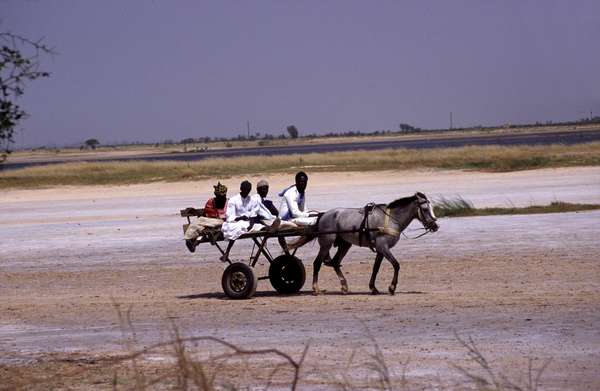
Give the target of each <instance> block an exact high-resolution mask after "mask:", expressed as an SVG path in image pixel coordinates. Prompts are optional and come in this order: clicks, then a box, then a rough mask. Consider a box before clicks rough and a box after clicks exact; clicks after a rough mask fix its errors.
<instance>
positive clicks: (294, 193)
mask: <svg viewBox="0 0 600 391" xmlns="http://www.w3.org/2000/svg"><path fill="white" fill-rule="evenodd" d="M295 179H296V183H295V184H294V185H292V186H290V187H288V188H287V189H285V190H284V191H282V192H281V193H279V196H280V197H283V200H282V201H281V207H280V208H279V217H280V218H281V220H286V221H291V222H293V223H296V224H298V225H312V224H315V223H316V222H317V217H316V216H311V215H310V213H309V212H308V210H307V209H306V195H305V191H306V185H307V184H308V175H306V173H305V172H303V171H300V172H299V173H297V174H296V178H295Z"/></svg>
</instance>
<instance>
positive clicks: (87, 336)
mask: <svg viewBox="0 0 600 391" xmlns="http://www.w3.org/2000/svg"><path fill="white" fill-rule="evenodd" d="M252 179H256V178H252ZM269 179H270V182H271V187H272V192H273V193H275V190H277V189H281V188H282V187H284V186H285V185H287V184H288V183H289V181H290V179H289V178H287V177H272V178H269ZM239 181H240V178H231V179H227V180H225V182H226V183H227V185H228V186H229V187H230V189H231V191H233V189H235V188H237V184H238V183H239ZM211 184H212V182H196V183H193V184H186V183H176V184H152V185H139V186H138V185H136V186H123V187H87V188H84V187H78V188H62V189H47V190H35V191H25V190H23V191H9V192H5V193H3V194H2V195H1V196H0V215H1V216H2V221H0V237H1V238H2V243H1V245H0V268H1V269H0V297H1V298H2V301H1V302H0V354H1V356H0V357H1V358H0V360H1V362H0V364H3V366H0V371H1V372H0V374H2V376H0V378H4V379H5V383H3V385H4V386H5V387H7V386H6V385H7V384H8V385H9V386H8V388H10V384H13V383H10V382H11V381H14V380H15V378H16V377H15V376H16V375H15V373H19V374H22V373H23V372H21V371H25V373H28V372H31V373H36V371H37V372H40V371H42V372H47V373H51V372H52V371H57V370H65V369H71V366H75V367H77V366H80V365H81V363H80V362H78V361H76V360H71V359H68V358H69V357H71V358H73V357H75V358H77V359H80V358H81V357H84V358H90V357H92V358H97V357H106V356H111V355H114V354H117V353H119V352H122V351H123V350H124V349H125V348H124V345H123V339H122V335H121V331H122V330H121V328H120V326H119V320H118V316H117V312H116V310H115V307H114V305H113V303H114V302H117V303H120V304H121V306H122V308H128V307H129V306H131V317H132V322H133V325H134V326H135V335H136V338H137V345H136V346H137V347H139V348H141V347H143V346H147V345H149V344H152V343H155V342H157V341H164V340H166V339H168V330H169V328H170V327H171V326H169V325H170V324H171V323H173V324H176V325H177V327H178V328H179V329H180V330H181V332H182V333H183V334H184V335H185V336H192V335H202V336H214V337H218V338H223V339H225V340H227V341H229V342H232V343H235V344H237V345H239V346H242V347H245V348H270V347H273V348H278V349H281V350H282V351H284V352H286V353H289V354H291V355H293V356H294V357H296V358H297V357H299V356H300V354H301V352H302V349H303V347H304V346H305V344H307V343H309V341H310V348H309V351H308V356H307V360H306V362H307V364H306V370H305V371H304V372H303V374H302V376H301V388H303V389H314V388H315V387H316V384H317V383H319V384H322V383H324V380H323V379H325V378H328V379H332V378H334V379H338V380H339V376H342V374H343V372H344V371H345V375H346V376H347V377H349V378H350V380H351V382H354V381H356V382H360V381H361V379H362V380H364V378H365V377H368V372H369V368H371V367H370V366H368V365H366V364H364V365H362V366H360V368H362V369H361V370H358V371H357V370H348V369H344V368H346V367H345V363H347V361H348V360H349V357H350V356H351V354H352V352H357V353H356V355H355V356H353V357H354V358H353V359H354V360H357V361H360V360H367V361H368V360H369V359H371V360H372V357H371V356H370V355H371V354H372V353H373V352H374V349H375V346H378V347H379V348H380V349H381V352H382V354H383V357H384V359H385V362H386V363H387V366H388V367H389V370H390V374H391V377H392V379H393V381H394V382H396V383H397V384H398V382H399V381H400V379H401V377H402V373H403V372H404V373H405V375H406V379H407V381H408V384H409V385H413V386H414V387H415V388H418V387H419V386H422V385H428V386H430V387H439V388H452V387H454V386H456V384H457V383H459V382H462V381H463V377H462V376H461V375H460V373H459V371H457V370H456V369H455V368H453V365H456V364H458V365H462V366H465V367H467V368H472V369H473V370H476V368H477V366H476V365H474V364H473V363H471V362H469V361H468V360H466V358H467V350H466V348H465V347H464V346H463V345H462V344H461V343H460V342H459V341H458V339H457V335H458V336H459V337H461V338H469V337H470V338H472V339H473V340H474V341H475V343H476V344H477V346H478V348H479V349H480V351H481V353H482V354H483V355H484V356H485V357H486V358H487V359H488V360H489V362H490V363H491V366H492V368H494V370H495V371H497V372H502V373H504V374H506V376H507V377H508V378H509V379H511V380H512V381H515V382H517V383H519V384H525V383H526V379H527V363H528V359H529V358H531V359H532V362H533V364H534V367H536V368H537V367H540V366H541V365H542V364H543V363H544V362H545V361H546V360H548V359H551V360H552V361H551V362H550V364H549V366H548V368H547V369H546V371H545V372H544V373H543V375H542V378H541V382H540V384H541V388H542V389H552V390H562V389H578V390H588V389H598V388H600V375H599V374H598V373H599V372H598V366H599V364H600V311H599V310H600V263H599V258H600V241H599V240H598V238H600V224H598V223H599V222H600V212H599V211H595V212H582V213H565V214H547V215H531V216H496V217H478V218H455V219H442V220H441V221H440V225H441V230H440V231H439V232H438V233H436V234H434V235H428V236H425V237H423V238H420V239H418V240H402V241H401V242H400V243H399V245H398V246H397V247H396V248H395V249H394V253H395V254H396V256H397V258H398V259H399V260H400V262H401V275H400V284H399V290H400V292H399V293H398V294H396V295H395V296H389V295H381V296H371V295H369V294H368V287H367V285H368V279H369V275H370V270H371V264H372V259H373V254H372V253H370V251H369V250H367V249H353V250H351V251H350V253H349V255H348V256H347V258H346V259H345V261H344V270H345V273H346V275H347V277H348V280H349V284H350V289H351V294H349V295H346V296H343V295H341V294H339V283H338V281H337V278H336V277H335V274H334V273H333V272H332V271H331V270H330V269H328V268H325V269H323V270H322V272H321V286H322V287H323V288H325V289H327V290H328V291H327V293H326V294H325V295H322V296H318V297H315V296H312V295H311V294H310V292H309V289H310V284H309V283H307V284H306V285H305V287H304V290H303V291H302V293H301V294H299V295H294V296H279V295H276V294H275V292H274V291H273V289H272V288H271V286H270V285H269V283H268V282H267V281H260V282H259V287H258V292H257V295H256V297H254V298H253V299H251V300H246V301H232V300H228V299H226V298H225V296H224V294H223V293H222V292H221V287H220V278H221V273H222V271H223V266H222V264H221V263H220V262H219V261H218V260H217V258H218V257H217V252H216V251H215V249H214V248H212V247H211V246H208V245H207V246H204V247H200V248H199V249H198V251H197V253H195V254H190V253H188V252H187V250H186V249H185V247H184V245H183V242H182V240H181V224H182V222H183V219H182V218H181V217H179V216H178V210H179V209H180V208H183V207H186V206H192V205H195V206H201V205H200V204H201V203H202V201H203V200H205V199H206V198H207V197H208V195H209V193H210V190H211ZM416 190H421V191H424V192H425V193H426V194H428V195H430V196H432V197H434V198H435V197H452V196H455V195H461V196H463V197H464V198H466V199H468V200H471V201H473V202H474V203H475V205H476V206H497V205H500V206H502V205H512V204H514V205H518V206H524V205H530V204H544V203H548V202H551V201H553V200H561V201H571V202H588V203H600V168H586V167H583V168H569V169H549V170H536V171H525V172H517V173H506V174H497V173H496V174H489V173H472V172H458V171H452V172H448V171H426V172H382V173H340V174H334V173H319V174H314V175H311V178H310V182H309V190H308V191H309V193H308V195H309V200H308V202H309V206H310V207H311V208H315V209H328V208H330V207H334V206H338V205H339V206H361V205H363V204H365V203H366V202H368V201H377V202H386V201H390V200H392V199H395V198H397V197H399V196H405V195H409V194H412V193H413V192H414V191H416ZM416 227H417V226H416V225H413V226H411V227H409V229H412V228H416ZM409 234H410V232H409ZM250 250H251V247H250V246H249V244H247V243H238V244H236V248H235V251H234V253H235V255H234V257H235V258H239V259H244V258H246V257H247V256H248V254H249V252H250ZM272 250H275V246H274V245H273V246H272ZM316 252H317V248H316V245H312V244H311V245H307V246H306V247H305V248H303V249H301V251H299V254H300V257H301V258H302V259H303V260H304V261H305V265H306V268H307V274H308V275H309V279H310V275H311V273H312V259H313V257H314V255H315V254H316ZM266 270H267V265H265V264H261V265H259V266H258V267H257V272H258V274H259V275H260V276H262V275H265V274H266ZM390 279H391V267H390V266H389V265H388V264H385V263H384V265H383V266H382V270H381V271H380V275H379V279H378V287H379V288H380V290H382V291H383V290H385V289H386V287H387V285H388V284H389V281H390ZM200 348H201V349H203V351H210V352H212V353H214V352H217V353H218V352H219V351H221V350H222V349H221V348H220V347H219V346H217V345H215V344H208V345H202V346H201V347H200ZM200 348H199V349H200ZM162 359H163V358H160V357H159V358H157V357H154V358H153V360H154V361H152V360H150V359H148V360H149V361H148V360H147V361H145V364H144V365H148V366H150V365H155V364H156V360H159V361H160V360H162ZM258 362H259V363H263V361H258ZM342 364H344V365H342ZM255 365H256V366H258V367H261V365H262V364H256V362H255ZM92 367H93V366H92ZM91 370H93V368H92V369H91ZM98 371H99V370H97V372H98ZM348 372H349V373H348ZM324 374H325V375H324ZM98 376H99V377H98V378H97V382H95V383H91V384H87V385H86V387H84V388H110V387H109V386H110V379H111V377H110V376H108V377H107V378H104V377H102V376H100V375H98ZM6 379H9V380H6ZM254 381H257V380H256V379H254ZM251 383H252V381H251ZM357 384H358V383H357ZM323 387H324V388H335V387H334V386H333V385H331V384H330V385H328V386H323ZM0 389H1V387H0Z"/></svg>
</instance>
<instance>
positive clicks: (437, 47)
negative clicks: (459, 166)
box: [0, 0, 600, 148]
mask: <svg viewBox="0 0 600 391" xmlns="http://www.w3.org/2000/svg"><path fill="white" fill-rule="evenodd" d="M0 31H3V32H12V33H15V34H19V35H22V36H25V37H28V38H31V39H35V40H36V39H39V38H43V39H44V42H45V43H46V44H47V45H48V46H50V47H52V48H54V49H55V51H56V52H58V54H56V55H53V56H49V57H45V58H42V68H43V69H44V70H47V71H49V72H51V77H50V78H48V79H44V80H36V81H34V82H31V83H29V84H28V86H27V88H26V91H25V94H24V95H23V96H22V97H21V98H20V100H19V103H20V104H21V105H22V107H23V108H24V109H25V110H26V111H27V112H28V113H29V114H30V117H29V118H28V119H27V120H25V121H23V122H22V124H21V126H20V127H19V132H18V134H17V136H16V142H17V143H16V147H17V148H18V147H19V146H23V145H25V146H41V145H46V146H62V145H71V144H73V145H75V144H78V143H81V142H82V141H84V140H86V139H88V138H96V139H98V140H99V141H100V142H101V143H105V144H106V143H119V142H132V141H141V142H160V141H164V140H169V139H170V140H176V141H177V140H181V139H183V138H187V137H194V138H196V137H205V136H210V137H231V136H236V135H238V134H245V133H246V123H247V121H249V122H250V127H251V131H252V133H256V132H259V133H261V134H274V135H278V134H282V133H285V128H286V126H288V125H292V124H293V125H295V126H296V127H297V128H298V130H299V131H300V133H301V134H302V133H304V134H307V133H327V132H344V131H350V130H353V131H376V130H397V129H398V126H399V124H400V123H407V124H410V125H413V126H417V127H421V128H429V129H431V128H446V127H448V126H449V125H450V113H452V116H453V123H454V126H455V127H460V126H477V125H498V124H507V123H512V124H516V123H533V122H537V121H540V122H546V121H564V120H573V119H579V118H583V117H589V115H590V111H592V112H593V113H594V115H600V74H599V72H600V71H599V70H600V2H599V1H596V0H592V1H578V0H574V1H566V0H565V1H553V0H544V1H527V0H519V1H512V0H505V1H500V0H498V1H487V0H486V1H483V0H481V1H460V0H455V1H454V0H453V1H400V0H397V1H385V0H376V1H366V0H365V1H355V0H339V1H337V0H336V1H334V0H319V1H317V0H305V1H291V0H276V1H275V0H274V1H267V0H252V1H250V0H249V1H229V0H219V1H191V0H190V1H186V0H173V1H167V0H154V1H151V0H146V1H141V0H127V1H121V0H103V1H91V0H90V1H87V0H81V1H76V0H71V1H66V0H0Z"/></svg>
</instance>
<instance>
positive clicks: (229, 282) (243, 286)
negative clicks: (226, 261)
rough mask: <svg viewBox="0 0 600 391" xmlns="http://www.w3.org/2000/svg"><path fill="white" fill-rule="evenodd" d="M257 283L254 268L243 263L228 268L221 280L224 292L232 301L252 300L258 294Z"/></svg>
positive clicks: (233, 264)
mask: <svg viewBox="0 0 600 391" xmlns="http://www.w3.org/2000/svg"><path fill="white" fill-rule="evenodd" d="M257 283H258V280H257V279H256V277H255V276H254V272H253V271H252V268H251V267H250V266H248V265H246V264H245V263H241V262H236V263H232V264H231V265H229V266H227V268H226V269H225V271H224V272H223V278H222V279H221V286H222V287H223V292H225V294H226V295H227V296H229V297H230V298H232V299H249V298H251V297H252V296H254V293H255V292H256V285H257Z"/></svg>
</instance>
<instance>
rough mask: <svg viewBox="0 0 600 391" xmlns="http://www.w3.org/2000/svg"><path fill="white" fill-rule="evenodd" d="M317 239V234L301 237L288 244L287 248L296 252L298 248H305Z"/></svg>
mask: <svg viewBox="0 0 600 391" xmlns="http://www.w3.org/2000/svg"><path fill="white" fill-rule="evenodd" d="M316 238H317V235H316V234H307V235H303V236H300V237H299V238H298V239H297V240H294V241H293V242H290V243H288V244H287V248H288V249H289V250H295V249H297V248H300V247H302V246H304V245H305V244H307V243H310V242H312V241H313V240H315V239H316Z"/></svg>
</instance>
